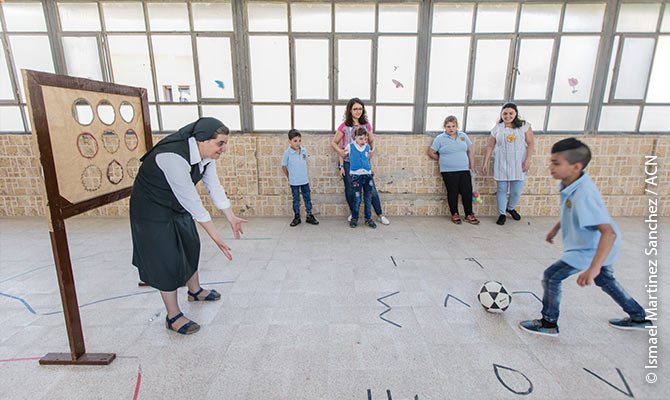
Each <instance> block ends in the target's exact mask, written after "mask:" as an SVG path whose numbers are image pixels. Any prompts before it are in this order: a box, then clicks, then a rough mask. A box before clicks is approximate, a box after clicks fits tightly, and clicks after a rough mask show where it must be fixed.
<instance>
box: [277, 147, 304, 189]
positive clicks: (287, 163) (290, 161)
mask: <svg viewBox="0 0 670 400" xmlns="http://www.w3.org/2000/svg"><path fill="white" fill-rule="evenodd" d="M308 159H309V156H308V155H307V151H306V150H305V148H304V147H302V146H300V153H298V152H297V151H295V150H293V149H292V148H291V146H289V147H288V149H286V151H285V152H284V157H283V158H282V160H281V165H282V167H286V168H287V169H288V183H289V185H291V186H301V185H306V184H308V183H309V176H308V175H307V160H308Z"/></svg>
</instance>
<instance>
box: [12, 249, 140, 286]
mask: <svg viewBox="0 0 670 400" xmlns="http://www.w3.org/2000/svg"><path fill="white" fill-rule="evenodd" d="M122 250H128V249H122ZM112 251H113V252H118V251H119V250H108V251H103V252H100V253H96V254H89V255H87V256H81V257H77V258H73V259H72V262H74V261H81V260H85V259H87V258H91V257H96V256H99V255H101V254H105V253H110V252H112ZM55 265H56V264H54V263H51V264H48V265H43V266H41V267H36V268H33V269H31V270H28V271H25V272H21V273H20V274H17V275H14V276H10V277H9V278H5V279H3V280H1V281H0V283H3V282H7V281H11V280H12V279H16V278H19V277H21V276H23V275H27V274H30V273H31V272H35V271H39V270H42V269H45V268H49V267H54V266H55Z"/></svg>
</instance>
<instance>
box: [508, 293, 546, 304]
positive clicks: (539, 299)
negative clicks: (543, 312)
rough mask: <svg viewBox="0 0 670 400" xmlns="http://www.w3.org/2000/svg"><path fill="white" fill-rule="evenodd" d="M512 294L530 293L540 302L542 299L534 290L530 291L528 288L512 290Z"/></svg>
mask: <svg viewBox="0 0 670 400" xmlns="http://www.w3.org/2000/svg"><path fill="white" fill-rule="evenodd" d="M512 294H532V295H533V297H535V298H536V299H537V301H539V302H540V303H542V299H541V298H539V297H538V296H537V295H536V294H535V293H534V292H531V291H530V290H517V291H516V292H512Z"/></svg>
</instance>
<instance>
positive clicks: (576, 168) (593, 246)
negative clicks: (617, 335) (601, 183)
mask: <svg viewBox="0 0 670 400" xmlns="http://www.w3.org/2000/svg"><path fill="white" fill-rule="evenodd" d="M590 160H591V150H589V148H588V146H586V145H585V144H584V143H582V142H580V141H579V140H577V139H574V138H569V139H563V140H561V141H559V142H557V143H555V144H554V145H553V147H552V148H551V164H550V165H549V170H550V172H551V176H552V177H553V178H554V179H559V180H560V181H561V183H560V185H559V188H560V196H561V219H560V221H559V222H558V224H556V226H554V228H553V229H552V230H551V231H550V232H549V233H548V234H547V237H546V240H547V242H549V243H553V238H554V236H556V234H557V233H558V230H559V229H561V228H563V256H562V257H561V259H560V260H559V261H557V262H556V263H554V264H553V265H552V266H550V267H549V268H547V269H546V270H545V271H544V278H543V280H542V286H543V287H544V295H543V297H542V319H540V320H537V319H534V320H529V321H522V322H521V323H520V324H519V327H520V328H521V329H523V330H525V331H527V332H530V333H535V334H539V335H547V336H556V335H558V332H559V331H558V324H557V321H558V314H559V305H560V302H561V283H562V281H563V280H564V279H566V278H568V277H569V276H570V275H573V274H576V273H579V276H578V277H577V284H578V285H579V286H586V285H590V284H591V283H594V282H595V284H596V286H598V287H600V288H601V289H602V290H603V291H604V292H605V293H607V294H608V295H610V297H612V299H613V300H614V301H615V302H616V303H617V304H618V305H619V306H621V308H623V310H624V311H625V312H626V313H628V315H629V317H628V318H621V319H611V320H609V324H610V325H611V326H613V327H614V328H619V329H631V330H632V329H641V330H644V329H645V328H646V327H647V326H650V325H652V323H651V321H649V320H647V319H646V313H645V310H644V308H642V306H640V304H639V303H638V302H637V301H635V300H634V299H633V298H632V297H631V296H630V295H629V294H628V293H627V292H626V290H625V289H624V288H623V287H622V286H621V285H620V284H619V282H617V281H616V279H615V278H614V275H613V270H612V264H613V263H614V262H615V261H616V260H617V259H618V258H619V244H620V242H621V238H620V234H619V229H618V228H617V226H616V225H615V224H614V221H613V220H612V217H610V215H609V213H608V212H607V209H606V208H605V203H604V202H603V199H602V197H601V196H600V192H598V189H597V188H596V186H595V185H594V184H593V182H592V181H591V178H590V177H589V175H588V174H587V173H586V172H584V171H583V170H584V168H586V166H587V165H588V163H589V161H590Z"/></svg>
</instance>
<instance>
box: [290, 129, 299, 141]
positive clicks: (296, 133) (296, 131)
mask: <svg viewBox="0 0 670 400" xmlns="http://www.w3.org/2000/svg"><path fill="white" fill-rule="evenodd" d="M296 136H300V137H302V135H301V134H300V131H299V130H297V129H291V130H290V131H288V140H291V139H293V138H294V137H296Z"/></svg>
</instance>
